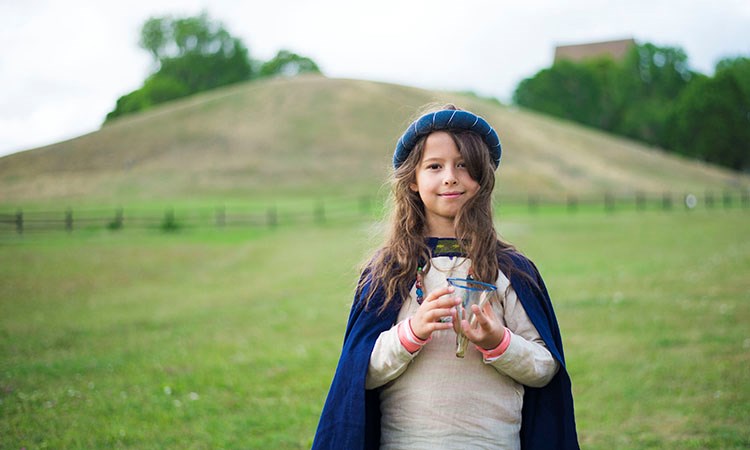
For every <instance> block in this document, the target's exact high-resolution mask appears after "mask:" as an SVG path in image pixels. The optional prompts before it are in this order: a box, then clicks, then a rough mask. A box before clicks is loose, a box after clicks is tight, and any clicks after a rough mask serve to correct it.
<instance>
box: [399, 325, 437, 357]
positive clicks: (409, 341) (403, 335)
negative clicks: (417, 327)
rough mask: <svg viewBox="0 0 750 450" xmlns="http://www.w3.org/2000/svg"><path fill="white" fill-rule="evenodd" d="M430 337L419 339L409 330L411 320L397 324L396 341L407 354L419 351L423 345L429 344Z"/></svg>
mask: <svg viewBox="0 0 750 450" xmlns="http://www.w3.org/2000/svg"><path fill="white" fill-rule="evenodd" d="M431 339H432V336H430V337H429V338H427V339H420V338H418V337H417V335H416V334H414V330H412V328H411V319H406V320H404V321H401V323H399V324H398V340H399V341H400V342H401V345H402V346H403V347H404V348H405V349H406V351H407V352H409V353H415V352H416V351H417V350H419V349H421V348H422V346H423V345H425V344H426V343H428V342H430V340H431Z"/></svg>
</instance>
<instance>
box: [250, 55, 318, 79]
mask: <svg viewBox="0 0 750 450" xmlns="http://www.w3.org/2000/svg"><path fill="white" fill-rule="evenodd" d="M302 73H320V68H318V65H317V64H315V62H314V61H313V60H312V59H310V58H307V57H304V56H300V55H298V54H296V53H292V52H290V51H288V50H279V52H278V53H276V56H274V57H273V59H271V60H269V61H267V62H265V63H263V65H262V66H260V73H259V76H260V77H273V76H286V77H293V76H296V75H300V74H302Z"/></svg>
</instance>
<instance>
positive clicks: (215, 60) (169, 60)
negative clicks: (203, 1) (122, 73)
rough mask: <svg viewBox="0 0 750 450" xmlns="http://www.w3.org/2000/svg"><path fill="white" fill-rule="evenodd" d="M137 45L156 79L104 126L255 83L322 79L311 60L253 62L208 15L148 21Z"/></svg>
mask: <svg viewBox="0 0 750 450" xmlns="http://www.w3.org/2000/svg"><path fill="white" fill-rule="evenodd" d="M138 44H139V46H140V47H141V48H143V49H144V50H146V51H147V52H149V54H150V55H151V57H152V58H153V64H154V73H152V74H151V75H150V76H149V77H148V78H147V79H146V80H145V81H144V83H143V86H142V87H141V88H140V89H138V90H136V91H133V92H130V93H129V94H126V95H123V96H122V97H120V98H119V99H118V100H117V103H116V105H115V109H114V110H113V111H111V112H110V113H109V114H107V117H106V119H105V123H106V122H108V121H110V120H112V119H115V118H117V117H119V116H122V115H124V114H130V113H134V112H137V111H142V110H144V109H147V108H150V107H152V106H154V105H157V104H159V103H163V102H166V101H169V100H174V99H177V98H180V97H185V96H188V95H191V94H194V93H197V92H201V91H205V90H209V89H213V88H216V87H219V86H225V85H228V84H231V83H237V82H240V81H246V80H252V79H255V78H259V77H270V76H277V75H283V76H294V75H298V74H300V73H306V72H314V73H320V69H319V68H318V65H317V64H315V62H314V61H313V60H311V59H310V58H307V57H304V56H300V55H298V54H295V53H292V52H290V51H288V50H281V51H279V52H278V53H277V54H276V56H275V57H274V58H273V59H271V60H270V61H267V62H265V63H262V62H258V61H254V60H252V59H251V58H250V56H249V51H248V49H247V47H245V45H244V44H243V43H242V41H241V40H240V39H238V38H236V37H233V36H232V35H231V34H229V32H228V31H227V30H226V29H225V28H224V26H223V25H222V24H221V23H218V22H214V21H212V20H211V19H210V18H209V17H208V15H207V14H206V13H202V14H200V15H198V16H196V17H184V18H175V17H172V16H164V17H152V18H150V19H148V20H146V22H144V24H143V26H142V27H141V34H140V39H139V41H138Z"/></svg>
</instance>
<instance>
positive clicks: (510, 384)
mask: <svg viewBox="0 0 750 450" xmlns="http://www.w3.org/2000/svg"><path fill="white" fill-rule="evenodd" d="M500 156H501V146H500V140H499V138H498V136H497V134H496V132H495V131H494V130H493V129H492V127H491V126H490V125H489V124H488V123H487V122H486V121H485V120H484V119H482V118H481V117H479V116H477V115H474V114H472V113H470V112H468V111H462V110H459V109H457V108H456V107H454V106H453V105H447V106H445V107H443V108H442V109H440V110H438V111H433V112H430V113H428V114H425V115H423V116H422V117H420V118H419V119H417V120H416V121H415V122H414V123H412V124H411V125H410V126H409V127H408V128H407V130H406V131H405V132H404V134H403V136H402V137H401V139H399V141H398V144H397V146H396V150H395V152H394V155H393V166H394V169H395V170H394V173H393V180H392V187H393V189H392V199H393V208H394V210H393V214H392V218H391V230H390V233H389V235H388V238H387V241H386V243H385V245H384V246H383V247H382V248H381V249H380V250H379V251H378V252H377V253H376V254H375V256H374V257H373V258H372V259H371V260H370V262H369V263H368V265H367V266H366V268H365V270H364V271H363V274H362V276H361V278H360V281H359V284H358V286H357V293H356V296H355V300H354V303H353V305H352V309H351V313H350V316H349V322H348V325H347V328H346V334H345V337H344V346H343V350H342V353H341V358H340V360H339V364H338V367H337V369H336V374H335V376H334V379H333V382H332V384H331V389H330V391H329V394H328V398H327V400H326V404H325V406H324V408H323V412H322V414H321V418H320V423H319V425H318V430H317V433H316V436H315V440H314V442H313V448H314V449H346V450H350V449H363V448H368V449H369V448H372V449H430V450H435V449H440V448H446V449H471V448H482V449H487V448H497V449H506V448H508V449H518V448H522V449H534V448H545V449H568V448H578V442H577V436H576V429H575V419H574V414H573V398H572V394H571V388H570V379H569V377H568V374H567V372H566V370H565V360H564V356H563V348H562V341H561V339H560V332H559V329H558V325H557V319H556V318H555V314H554V311H553V309H552V304H551V303H550V300H549V296H548V294H547V290H546V288H545V286H544V282H543V281H542V278H541V276H540V275H539V272H538V271H537V269H536V267H535V266H534V264H533V263H532V262H531V261H529V260H528V259H526V258H525V257H524V256H523V255H521V254H520V253H518V252H517V251H516V250H515V249H514V248H513V247H512V246H511V245H509V244H508V243H505V242H503V241H501V240H500V239H498V236H497V234H496V232H495V229H494V226H493V222H492V217H493V215H492V199H491V196H492V190H493V188H494V184H495V175H494V170H495V169H496V168H497V166H498V165H499V163H500ZM450 277H460V278H466V277H469V278H473V279H475V280H477V281H481V282H484V283H491V284H494V285H496V286H497V288H498V290H497V292H498V293H500V295H498V298H497V299H496V300H497V301H494V302H491V303H487V304H485V306H484V307H482V308H479V307H478V306H476V305H475V306H473V307H472V309H473V312H474V314H475V316H476V322H475V323H473V324H471V325H470V324H469V323H467V322H466V320H463V321H461V323H459V321H458V320H457V319H456V305H458V303H459V300H457V299H456V298H455V297H453V295H452V293H453V288H450V287H446V286H447V283H446V279H447V278H450ZM451 322H454V323H451ZM454 327H456V328H457V329H459V327H460V329H462V330H463V333H464V334H465V335H466V336H467V338H468V339H469V340H470V341H471V342H472V343H473V346H472V345H470V346H469V349H467V350H466V354H465V357H464V358H463V359H459V358H456V356H455V342H456V333H455V332H454V329H453V328H454Z"/></svg>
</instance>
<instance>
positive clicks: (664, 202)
mask: <svg viewBox="0 0 750 450" xmlns="http://www.w3.org/2000/svg"><path fill="white" fill-rule="evenodd" d="M661 208H662V209H663V210H664V211H667V210H670V209H672V193H670V192H665V193H664V194H662V197H661Z"/></svg>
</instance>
